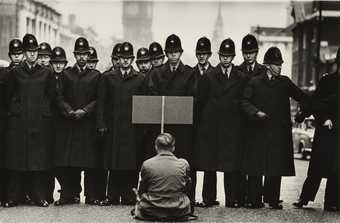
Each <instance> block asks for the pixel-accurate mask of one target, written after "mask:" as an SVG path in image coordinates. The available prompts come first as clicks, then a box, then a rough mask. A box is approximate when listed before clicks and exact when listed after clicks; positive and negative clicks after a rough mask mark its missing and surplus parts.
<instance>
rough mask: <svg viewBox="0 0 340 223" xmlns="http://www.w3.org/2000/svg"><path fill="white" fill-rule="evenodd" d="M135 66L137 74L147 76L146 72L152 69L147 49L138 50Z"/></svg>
mask: <svg viewBox="0 0 340 223" xmlns="http://www.w3.org/2000/svg"><path fill="white" fill-rule="evenodd" d="M136 64H137V67H138V70H139V72H141V73H142V74H144V75H145V76H147V74H148V72H149V71H150V70H151V68H152V64H151V61H150V56H149V50H148V49H146V48H144V47H142V48H140V49H138V51H137V60H136Z"/></svg>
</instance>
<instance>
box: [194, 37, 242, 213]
mask: <svg viewBox="0 0 340 223" xmlns="http://www.w3.org/2000/svg"><path fill="white" fill-rule="evenodd" d="M234 57H235V44H234V42H233V41H232V40H231V39H225V40H224V41H223V42H222V43H221V46H220V50H219V58H220V63H219V65H218V66H217V67H216V68H214V69H213V70H212V71H211V72H209V73H207V74H206V75H205V76H203V79H202V80H201V82H200V84H199V94H198V102H199V106H200V121H199V126H198V136H197V141H198V148H197V150H196V151H195V154H194V156H195V157H196V158H197V159H198V160H196V162H195V164H196V165H197V166H198V169H205V170H213V171H216V170H218V171H223V172H224V190H225V200H226V203H225V206H226V207H233V208H238V207H240V206H242V205H243V200H242V197H241V193H240V185H241V176H242V175H241V163H242V158H243V147H242V141H243V137H242V136H243V134H242V130H243V129H242V127H243V117H242V113H241V112H240V109H239V102H240V99H241V95H242V92H243V89H244V86H245V83H246V77H245V75H244V74H243V73H242V72H240V71H239V70H238V69H237V68H236V67H235V66H234V65H233V63H232V61H233V59H234ZM207 148H209V149H207Z"/></svg>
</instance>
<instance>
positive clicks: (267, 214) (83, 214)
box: [0, 157, 340, 223]
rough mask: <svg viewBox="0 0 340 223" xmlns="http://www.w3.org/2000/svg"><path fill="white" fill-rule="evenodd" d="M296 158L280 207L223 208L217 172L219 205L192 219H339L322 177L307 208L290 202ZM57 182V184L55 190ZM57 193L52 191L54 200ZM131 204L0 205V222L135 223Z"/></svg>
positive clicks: (295, 191)
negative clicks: (329, 208)
mask: <svg viewBox="0 0 340 223" xmlns="http://www.w3.org/2000/svg"><path fill="white" fill-rule="evenodd" d="M296 158H297V159H295V164H296V165H295V167H296V175H297V176H296V177H286V178H283V181H282V187H281V199H283V200H284V203H283V206H284V209H283V210H271V209H269V208H263V209H258V210H251V209H245V208H239V209H231V208H225V207H224V191H223V174H221V173H219V174H218V187H217V190H218V191H217V194H218V195H217V196H218V200H219V201H220V203H221V204H220V206H217V207H213V208H196V209H195V211H196V214H197V215H198V216H199V218H198V220H196V221H195V222H340V212H337V213H329V212H323V209H322V208H323V196H324V189H325V180H324V181H323V182H322V184H321V187H320V190H319V192H318V195H317V198H316V200H315V202H313V203H310V204H309V205H308V208H305V209H296V208H294V207H293V206H292V203H293V202H294V201H295V200H296V199H297V198H298V196H299V194H300V191H301V188H302V184H303V182H304V179H305V177H306V173H307V168H308V161H305V160H300V159H298V157H296ZM201 185H202V173H199V174H198V186H197V196H198V197H197V200H198V201H200V200H201V197H200V195H201ZM58 188H59V185H57V188H56V191H57V190H58ZM58 198H59V194H58V193H55V199H58ZM132 208H133V207H132V206H111V207H97V206H89V205H85V204H84V197H83V195H82V204H80V205H69V206H63V207H55V206H54V205H50V206H49V207H48V208H41V207H34V206H19V207H15V208H0V223H21V222H23V223H26V222H27V223H40V222H41V223H42V222H43V223H49V222H51V223H78V222H79V223H95V222H99V223H104V222H105V223H106V222H110V223H115V222H138V221H137V220H134V219H132V218H131V217H130V210H131V209H132Z"/></svg>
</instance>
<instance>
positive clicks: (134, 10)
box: [122, 1, 153, 51]
mask: <svg viewBox="0 0 340 223" xmlns="http://www.w3.org/2000/svg"><path fill="white" fill-rule="evenodd" d="M122 16H123V18H122V21H123V34H124V36H123V39H124V40H126V41H131V42H132V44H133V45H134V48H135V49H137V48H139V47H142V46H144V47H147V46H149V44H150V42H151V41H152V39H153V37H152V31H151V28H152V19H153V2H152V1H123V15H122ZM135 51H136V50H135Z"/></svg>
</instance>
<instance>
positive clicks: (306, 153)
mask: <svg viewBox="0 0 340 223" xmlns="http://www.w3.org/2000/svg"><path fill="white" fill-rule="evenodd" d="M314 132H315V127H314V117H313V116H311V117H309V118H307V119H305V120H304V122H302V123H300V124H297V125H296V126H295V127H293V129H292V135H293V146H294V153H298V154H301V158H302V159H304V160H307V159H308V158H309V157H310V155H311V153H312V144H313V138H314Z"/></svg>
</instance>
